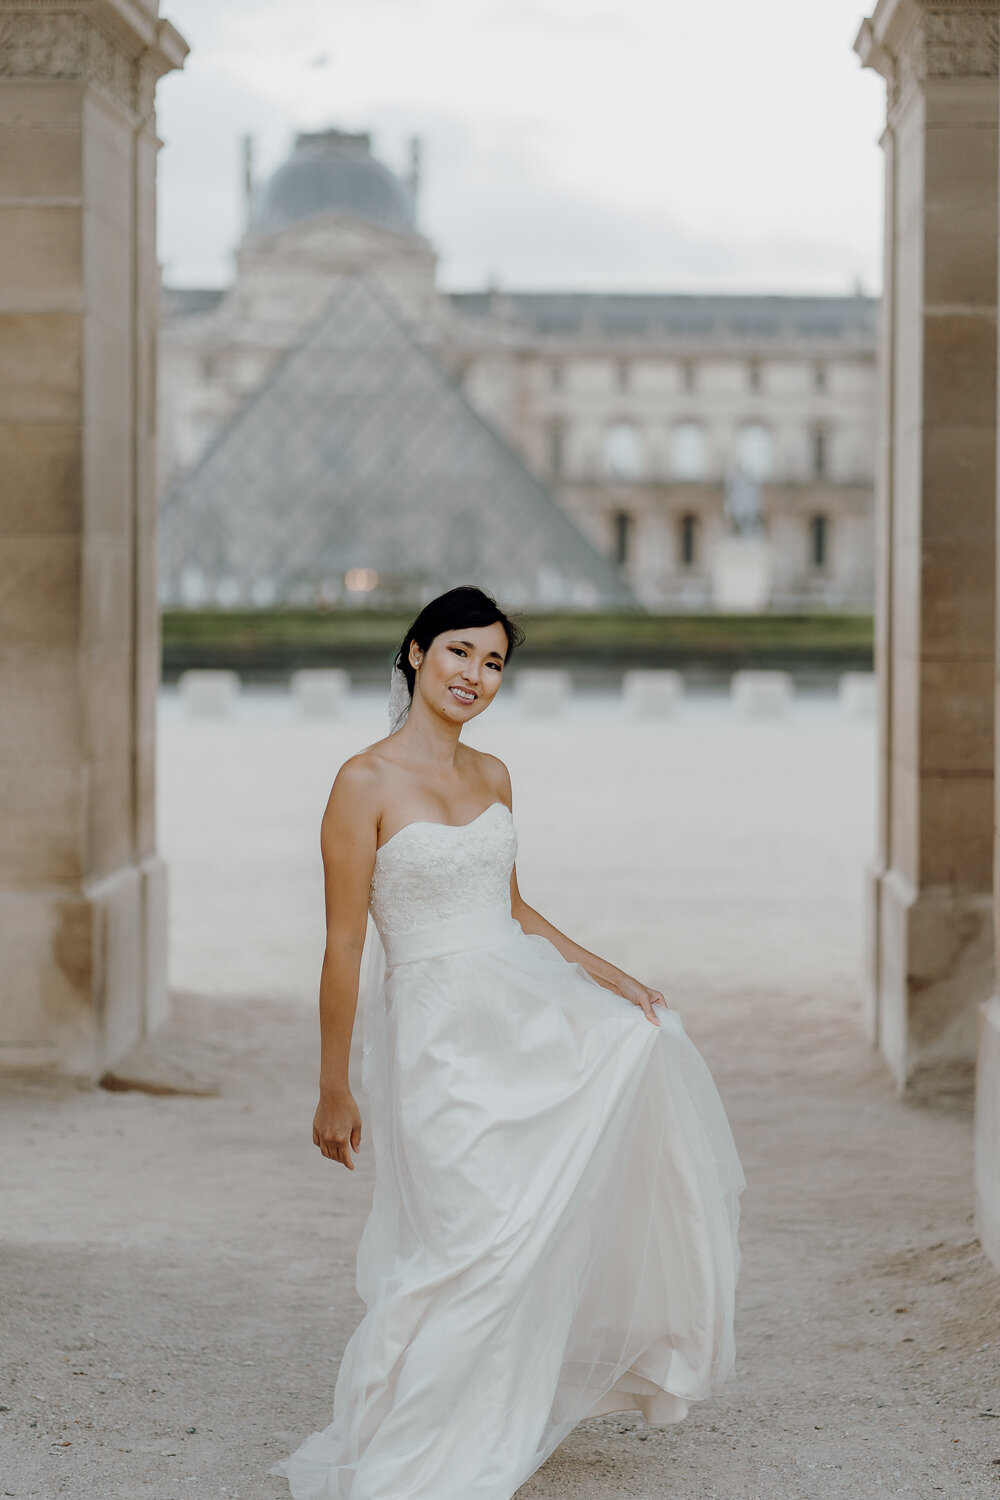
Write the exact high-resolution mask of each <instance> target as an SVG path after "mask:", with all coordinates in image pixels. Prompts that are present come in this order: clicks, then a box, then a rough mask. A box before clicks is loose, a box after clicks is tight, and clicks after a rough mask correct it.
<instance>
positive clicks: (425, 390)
mask: <svg viewBox="0 0 1000 1500" xmlns="http://www.w3.org/2000/svg"><path fill="white" fill-rule="evenodd" d="M160 569H161V579H160V592H161V598H162V600H163V602H164V603H165V604H167V605H171V606H184V605H199V604H209V603H211V604H218V605H223V606H227V607H235V606H242V607H247V606H251V607H252V606H255V605H256V606H260V607H264V606H272V605H273V606H281V605H299V606H303V605H305V606H308V605H312V604H320V605H321V604H324V603H328V604H332V603H336V602H337V601H338V600H340V599H343V598H344V597H347V596H348V586H349V585H353V587H354V589H355V597H357V590H359V589H360V590H361V591H362V592H367V593H368V597H369V599H370V601H371V602H372V603H380V604H382V603H414V604H417V605H419V604H420V603H422V602H424V601H425V600H426V599H428V598H430V597H432V596H433V595H434V594H436V593H439V592H440V591H442V590H443V589H446V588H451V587H452V586H454V585H455V584H458V583H478V584H479V585H480V586H481V587H485V588H488V589H490V590H491V592H493V593H494V594H496V596H497V597H498V599H499V600H500V602H501V603H502V604H507V605H509V606H511V607H529V608H531V607H535V608H539V607H557V608H558V607H562V608H570V609H573V608H577V609H592V608H608V607H612V608H614V607H617V608H624V609H635V608H637V607H639V606H638V605H637V603H636V600H635V597H634V596H633V595H632V593H631V592H630V590H629V588H628V587H627V585H626V584H625V583H624V581H623V580H622V579H621V577H620V576H619V574H618V572H617V571H616V569H615V567H614V566H613V564H612V563H611V562H610V561H609V560H608V559H606V558H604V557H603V556H602V555H601V554H600V553H599V552H598V551H597V549H596V548H595V547H594V546H593V544H592V543H591V542H590V541H589V540H588V539H587V538H586V537H585V536H584V535H583V534H582V532H581V531H580V530H579V529H578V528H577V526H576V525H575V524H574V523H573V521H571V520H570V518H569V517H568V516H567V515H566V514H565V512H563V511H562V510H561V509H560V508H559V506H558V505H557V504H556V502H555V501H554V500H553V499H552V497H551V495H550V494H549V493H548V491H547V490H546V488H545V487H544V485H542V484H541V483H539V481H538V480H537V479H535V478H534V476H533V475H532V474H531V473H530V471H529V470H528V469H527V468H526V466H525V464H524V463H523V462H522V460H521V459H520V457H519V456H518V455H517V454H516V453H515V452H514V451H513V450H512V449H511V448H509V447H508V446H507V444H506V443H505V442H504V441H503V439H502V438H501V437H499V436H498V434H497V433H496V432H495V431H494V430H493V428H492V427H490V426H489V425H488V424H487V423H486V422H484V421H483V419H482V418H481V417H479V416H478V415H477V414H476V412H475V411H474V410H473V408H472V407H471V406H470V405H469V403H468V401H467V400H466V399H465V397H464V396H463V395H462V393H461V391H460V390H459V389H458V388H457V386H456V385H455V384H454V383H453V382H452V381H451V379H450V378H449V376H448V375H447V374H445V372H444V371H443V370H441V369H440V368H439V367H438V365H437V364H436V363H435V362H434V360H433V359H432V358H431V357H430V355H428V354H427V353H426V352H425V351H424V350H423V349H422V348H421V347H420V346H419V345H418V344H417V343H416V342H415V341H414V340H413V338H412V337H411V336H410V334H409V333H408V332H407V331H406V329H405V328H404V327H403V325H402V324H401V323H400V321H399V319H398V318H397V317H396V315H395V314H394V312H393V311H392V309H391V308H390V307H389V306H387V305H386V303H385V302H384V301H383V300H382V299H381V297H380V296H379V294H378V293H377V292H376V291H375V290H373V288H372V287H371V285H370V284H369V283H368V282H367V281H366V280H365V279H364V278H363V277H360V276H345V277H342V278H340V279H339V280H338V283H337V284H336V286H335V289H334V291H333V293H332V295H331V297H330V300H329V302H328V304H327V306H326V308H325V311H324V313H323V314H322V316H321V317H320V318H319V319H318V320H317V322H316V323H315V324H314V325H313V326H312V328H311V329H310V330H309V331H308V332H307V333H306V334H305V336H304V337H303V338H302V339H301V340H300V341H299V343H298V344H296V345H295V346H294V347H293V348H292V349H291V350H290V351H289V352H288V353H287V354H286V355H285V356H284V357H283V358H282V359H281V361H280V362H279V364H278V365H277V366H276V368H275V369H274V370H273V371H272V373H271V374H270V376H269V377H268V379H267V380H266V382H265V384H264V385H263V386H262V387H261V389H260V390H259V391H257V392H256V393H255V394H254V395H253V396H251V397H250V398H249V399H248V400H247V401H246V403H245V404H244V405H243V406H242V407H241V408H240V409H239V410H238V411H237V412H236V414H235V415H234V416H233V418H232V419H231V420H230V421H229V423H228V424H227V425H226V426H225V427H224V428H223V430H222V431H221V432H220V433H219V434H218V435H217V437H216V438H215V440H214V441H213V442H212V443H211V445H210V446H209V448H208V449H207V451H206V452H205V454H204V455H203V457H202V458H201V460H200V461H199V463H198V464H197V466H196V467H195V468H194V469H193V470H192V471H191V472H190V473H188V474H187V475H186V476H184V478H183V479H182V480H181V481H180V482H179V483H178V484H177V485H176V486H175V488H173V489H172V490H171V491H170V492H169V493H168V494H167V495H166V496H165V498H164V501H163V507H162V517H161V532H160ZM345 579H346V580H348V583H347V584H345Z"/></svg>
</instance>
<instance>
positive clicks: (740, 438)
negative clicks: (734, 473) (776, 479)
mask: <svg viewBox="0 0 1000 1500" xmlns="http://www.w3.org/2000/svg"><path fill="white" fill-rule="evenodd" d="M736 466H737V468H738V469H740V470H741V471H742V472H743V473H744V474H746V475H748V477H749V478H750V479H756V480H757V481H758V483H759V482H761V481H762V480H765V479H770V477H771V472H772V469H773V466H774V443H773V441H772V438H771V433H770V429H769V428H767V427H765V426H764V424H763V422H745V423H744V424H743V426H742V427H740V428H738V429H737V432H736Z"/></svg>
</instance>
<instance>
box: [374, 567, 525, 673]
mask: <svg viewBox="0 0 1000 1500" xmlns="http://www.w3.org/2000/svg"><path fill="white" fill-rule="evenodd" d="M497 624H500V625H502V626H503V628H504V633H505V634H506V636H507V655H506V656H505V658H504V663H505V664H506V663H507V662H508V661H510V658H511V653H512V652H513V651H515V650H516V649H517V647H518V646H520V645H521V643H522V642H523V640H524V631H523V630H522V629H521V627H520V626H519V625H517V624H515V623H514V621H513V620H512V619H511V618H510V616H509V615H507V614H505V613H504V611H503V610H502V609H501V608H500V606H499V604H498V603H497V601H496V600H495V599H494V597H493V595H492V594H488V593H487V592H486V590H485V589H481V588H477V587H476V586H475V584H471V583H462V584H459V586H458V587H457V588H454V589H448V590H447V592H446V593H444V594H438V596H437V598H436V599H432V600H431V601H430V603H429V604H425V605H424V607H423V609H422V610H421V611H420V613H419V615H417V618H416V619H415V620H414V622H413V624H412V625H411V626H410V628H409V630H408V631H407V632H406V634H405V635H404V637H403V641H402V644H401V646H400V648H399V650H398V651H397V652H396V656H395V662H394V664H395V665H396V666H397V667H399V669H400V670H401V672H402V673H403V675H404V677H405V678H406V685H407V687H408V688H409V690H410V700H411V702H412V699H413V684H414V682H415V681H416V676H417V671H416V668H415V667H414V666H412V665H411V664H410V642H411V641H416V643H417V645H418V646H419V647H420V649H421V651H426V650H427V648H428V646H429V645H430V643H431V641H433V640H434V638H435V636H438V635H443V634H444V632H445V631H446V630H461V628H462V626H463V625H497Z"/></svg>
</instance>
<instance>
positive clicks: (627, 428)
mask: <svg viewBox="0 0 1000 1500" xmlns="http://www.w3.org/2000/svg"><path fill="white" fill-rule="evenodd" d="M604 469H605V472H606V473H608V474H611V475H612V476H613V477H614V478H616V479H638V478H639V477H640V475H641V474H642V440H641V439H640V437H639V429H638V427H636V426H635V424H634V423H633V422H614V423H613V424H612V425H611V426H610V427H609V428H608V430H607V432H606V433H605V434H604Z"/></svg>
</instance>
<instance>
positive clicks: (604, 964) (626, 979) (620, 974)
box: [510, 869, 670, 1026]
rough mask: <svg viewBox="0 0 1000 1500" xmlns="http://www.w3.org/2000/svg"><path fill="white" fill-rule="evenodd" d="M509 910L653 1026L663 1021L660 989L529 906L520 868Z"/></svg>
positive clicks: (527, 929) (513, 882) (512, 877)
mask: <svg viewBox="0 0 1000 1500" xmlns="http://www.w3.org/2000/svg"><path fill="white" fill-rule="evenodd" d="M510 909H511V915H512V916H513V918H514V920H515V921H516V922H519V923H520V925H521V928H522V930H523V931H524V932H534V933H537V934H538V936H539V937H543V938H548V940H549V942H550V943H551V944H552V946H553V947H554V948H558V950H559V952H560V953H561V954H562V956H563V958H565V959H566V960H567V961H568V962H569V963H571V964H579V965H580V966H581V968H584V969H586V971H587V973H588V974H589V975H590V977H591V978H592V979H596V980H597V983H598V984H602V985H603V986H604V988H605V989H606V990H613V991H614V992H615V994H616V995H622V996H624V998H625V999H626V1000H631V1002H632V1004H633V1005H638V1007H639V1009H640V1010H641V1011H642V1013H643V1015H644V1016H645V1017H646V1019H647V1020H648V1021H652V1023H653V1025H654V1026H659V1024H660V1022H659V1020H658V1018H657V1016H656V1014H655V1012H654V1010H653V1006H654V1005H657V1004H659V1005H662V1006H663V1008H664V1009H665V1010H669V1008H670V1007H669V1006H668V1005H667V1002H666V1000H665V999H664V997H663V995H662V994H661V993H660V991H659V990H651V989H650V988H649V986H648V985H645V984H640V983H639V981H638V979H633V978H632V975H631V974H626V973H625V971H624V969H618V968H616V967H615V965H614V964H613V963H609V962H608V960H607V959H606V958H601V957H600V956H599V954H597V953H591V952H590V950H589V948H583V947H581V945H580V944H579V943H574V941H573V939H572V938H570V937H567V936H566V934H565V933H564V932H560V931H559V929H558V927H553V925H552V923H551V922H549V921H546V919H545V917H543V916H542V914H541V912H538V911H536V910H535V908H534V907H533V906H529V905H528V903H527V901H525V900H524V899H523V898H522V896H521V894H520V892H519V891H518V889H517V871H516V869H514V870H511V874H510Z"/></svg>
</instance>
